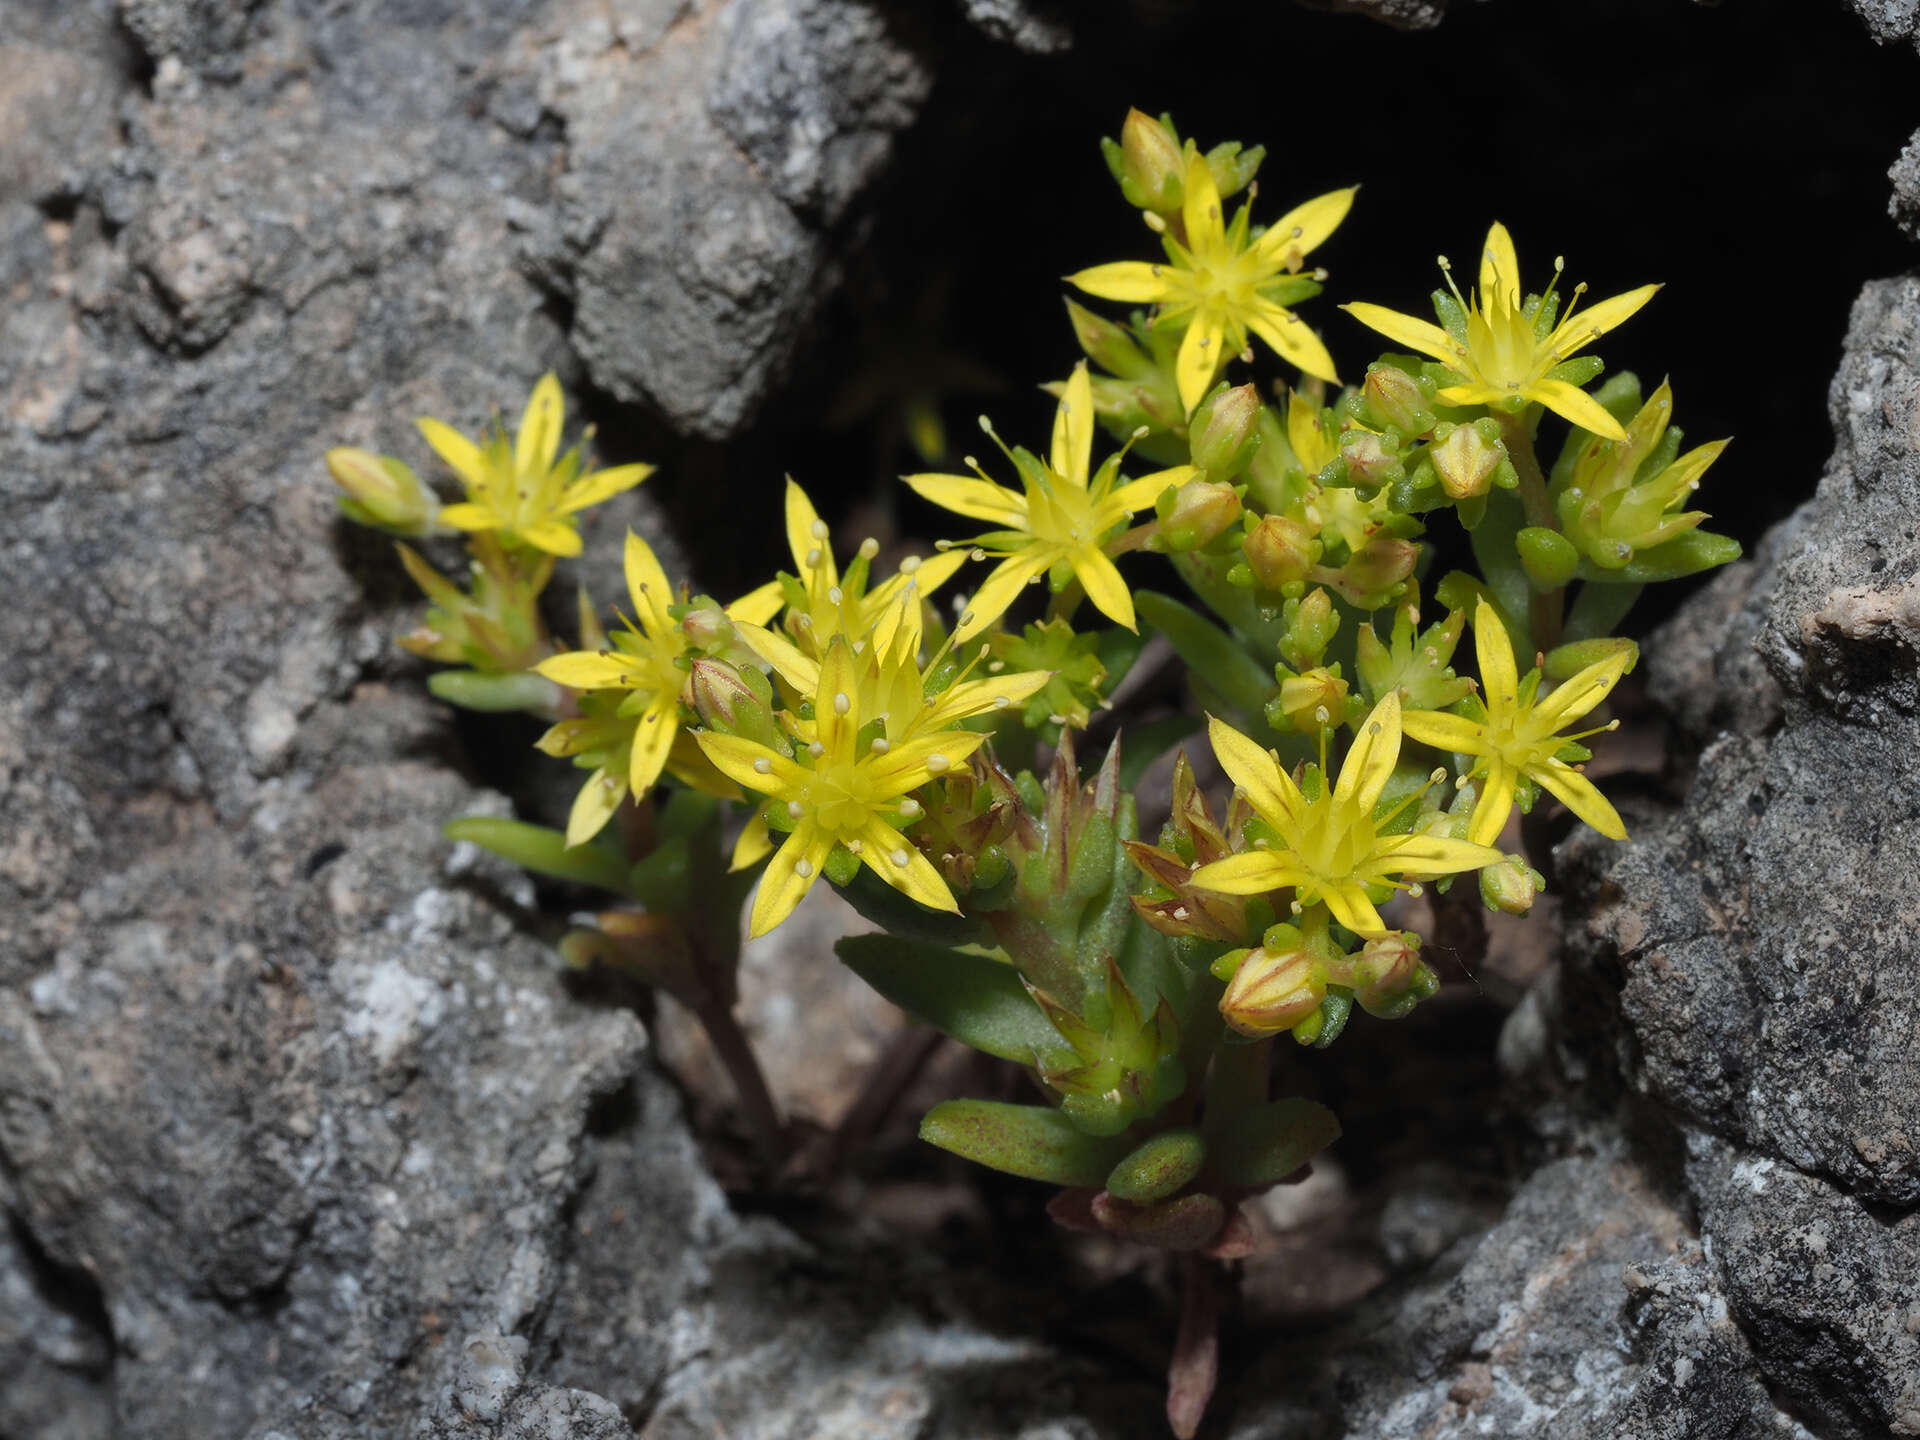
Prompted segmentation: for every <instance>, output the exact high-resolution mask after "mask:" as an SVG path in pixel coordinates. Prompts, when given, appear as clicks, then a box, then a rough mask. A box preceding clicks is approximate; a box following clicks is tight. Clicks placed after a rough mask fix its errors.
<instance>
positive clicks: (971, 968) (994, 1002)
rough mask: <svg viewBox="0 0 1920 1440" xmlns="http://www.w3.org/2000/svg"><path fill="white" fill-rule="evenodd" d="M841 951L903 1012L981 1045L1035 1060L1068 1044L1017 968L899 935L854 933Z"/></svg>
mask: <svg viewBox="0 0 1920 1440" xmlns="http://www.w3.org/2000/svg"><path fill="white" fill-rule="evenodd" d="M833 949H834V953H835V954H836V955H838V956H839V957H840V959H841V962H842V963H843V964H845V965H846V967H847V968H848V969H849V970H851V971H853V973H854V974H856V975H858V976H859V977H860V978H861V979H862V980H864V981H866V982H867V984H869V985H871V986H872V987H873V988H874V989H875V990H878V991H879V992H880V993H881V994H882V995H884V996H886V997H887V999H889V1000H891V1001H892V1002H893V1003H894V1004H896V1005H898V1006H899V1007H900V1008H901V1009H902V1010H905V1011H907V1012H908V1013H909V1014H911V1015H916V1016H918V1017H919V1018H920V1019H922V1020H924V1021H926V1022H927V1023H928V1024H929V1025H931V1026H933V1027H934V1029H936V1030H938V1031H940V1032H941V1033H942V1034H943V1035H951V1036H952V1037H953V1038H954V1039H955V1040H958V1041H959V1042H960V1043H961V1044H963V1045H969V1046H971V1047H973V1048H974V1049H975V1050H980V1051H984V1052H985V1053H986V1054H988V1055H995V1056H998V1057H999V1058H1000V1059H1002V1060H1012V1061H1015V1062H1017V1063H1020V1064H1029V1063H1031V1062H1032V1060H1033V1054H1034V1051H1036V1050H1039V1049H1045V1048H1047V1047H1049V1046H1054V1045H1058V1044H1059V1043H1060V1037H1059V1035H1058V1034H1056V1033H1055V1032H1054V1028H1053V1027H1052V1026H1051V1025H1049V1024H1048V1023H1047V1017H1046V1016H1045V1015H1044V1014H1042V1013H1041V1011H1040V1007H1039V1006H1037V1005H1035V1004H1034V1003H1033V998H1032V997H1031V996H1030V995H1028V993H1027V987H1026V986H1025V985H1024V984H1023V983H1022V982H1021V979H1020V976H1019V974H1018V973H1017V972H1016V971H1015V970H1014V968H1013V967H1012V966H1011V965H1007V964H1004V963H1003V962H1001V961H998V960H992V959H989V958H988V957H986V956H984V955H972V954H969V953H967V952H966V951H964V950H949V949H946V948H945V947H943V946H938V945H927V944H923V943H920V942H918V941H913V940H901V939H897V938H896V937H894V936H892V935H854V936H851V937H849V938H847V939H845V940H842V941H840V942H839V943H838V944H836V945H835V946H834V947H833Z"/></svg>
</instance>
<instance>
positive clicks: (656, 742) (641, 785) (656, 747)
mask: <svg viewBox="0 0 1920 1440" xmlns="http://www.w3.org/2000/svg"><path fill="white" fill-rule="evenodd" d="M679 730H680V709H679V705H678V703H677V702H676V701H675V699H674V697H673V696H671V695H659V696H655V697H654V701H653V703H652V704H651V705H649V706H648V707H647V708H646V710H645V712H644V713H643V714H642V715H641V716H640V722H639V724H638V725H636V726H635V727H634V731H633V755H632V758H631V759H630V760H629V762H628V765H627V785H628V787H629V788H630V789H631V790H632V791H633V793H634V795H635V796H640V795H644V794H646V793H647V791H649V790H651V789H652V788H653V782H654V781H656V780H658V779H659V778H660V772H661V771H662V770H664V769H666V768H667V756H668V755H669V754H670V753H671V752H672V750H673V737H674V736H675V735H676V734H678V733H679Z"/></svg>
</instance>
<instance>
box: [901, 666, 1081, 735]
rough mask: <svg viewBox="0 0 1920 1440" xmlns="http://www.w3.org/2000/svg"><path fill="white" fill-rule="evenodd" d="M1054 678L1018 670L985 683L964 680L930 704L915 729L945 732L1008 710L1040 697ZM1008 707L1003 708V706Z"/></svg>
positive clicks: (988, 679)
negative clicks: (985, 715) (974, 719)
mask: <svg viewBox="0 0 1920 1440" xmlns="http://www.w3.org/2000/svg"><path fill="white" fill-rule="evenodd" d="M1052 678H1053V674H1052V672H1051V671H1047V670H1016V671H1014V672H1012V673H1011V674H1005V675H994V676H990V677H988V678H987V679H985V680H962V681H961V682H960V683H959V684H958V685H949V686H948V687H947V688H946V689H945V690H942V691H941V692H940V693H939V694H938V695H936V696H934V697H933V699H932V700H930V701H929V702H928V703H927V708H926V709H925V710H922V711H921V712H920V714H919V716H918V717H917V718H916V720H915V722H914V725H915V728H916V729H920V730H945V729H948V728H950V727H952V726H954V725H957V724H959V723H960V722H961V721H962V720H966V719H969V718H971V717H972V716H975V715H984V714H985V713H986V712H987V711H989V710H1005V709H1007V708H1008V707H1009V706H1013V705H1018V704H1019V703H1020V702H1021V701H1022V700H1026V699H1028V698H1029V697H1031V696H1033V695H1036V694H1038V693H1039V692H1040V691H1041V690H1043V689H1045V688H1046V684H1047V682H1048V681H1049V680H1051V679H1052ZM1002 700H1005V701H1006V702H1007V703H1006V704H1005V705H1002V704H1001V703H1000V702H1001V701H1002Z"/></svg>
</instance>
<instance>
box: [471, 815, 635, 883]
mask: <svg viewBox="0 0 1920 1440" xmlns="http://www.w3.org/2000/svg"><path fill="white" fill-rule="evenodd" d="M441 833H442V834H443V835H445V836H446V837H447V838H448V839H449V840H470V841H472V842H473V843H474V844H475V845H478V846H479V847H480V848H481V849H482V850H490V851H492V852H493V853H494V854H495V855H498V856H499V857H500V858H501V859H503V860H511V861H512V862H513V863H514V864H516V865H518V866H520V867H521V868H522V869H526V870H531V871H533V872H534V874H536V875H547V876H551V877H552V878H553V879H555V880H571V881H573V882H574V883H575V884H578V885H597V886H599V887H600V888H601V889H602V890H611V891H613V892H614V893H615V894H616V895H624V894H625V893H626V891H627V863H626V861H624V860H622V859H621V858H620V857H619V856H618V855H616V854H614V853H613V851H611V850H608V849H604V848H602V847H601V846H599V845H597V844H591V843H589V844H586V845H576V846H575V847H574V848H573V849H571V850H569V849H568V848H567V837H566V836H565V835H563V834H561V832H560V831H558V830H549V829H548V828H547V827H546V826H544V825H529V824H527V823H526V822H525V821H522V820H502V819H498V818H496V817H494V816H491V815H470V816H468V817H467V818H466V819H464V820H452V821H449V822H448V823H447V825H446V826H445V827H444V828H443V829H442V831H441Z"/></svg>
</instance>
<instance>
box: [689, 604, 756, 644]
mask: <svg viewBox="0 0 1920 1440" xmlns="http://www.w3.org/2000/svg"><path fill="white" fill-rule="evenodd" d="M680 634H681V636H682V637H683V638H684V639H685V640H686V643H687V649H688V650H691V651H693V652H695V653H697V654H705V655H733V654H738V653H742V647H741V643H740V637H739V634H738V633H737V632H736V631H735V630H734V628H733V622H732V621H731V620H729V619H728V618H727V612H726V611H724V610H722V609H721V608H720V607H719V606H718V605H716V604H715V603H713V602H712V601H711V600H695V601H693V602H691V603H689V604H688V606H687V607H686V613H685V614H683V615H682V616H681V617H680Z"/></svg>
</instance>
